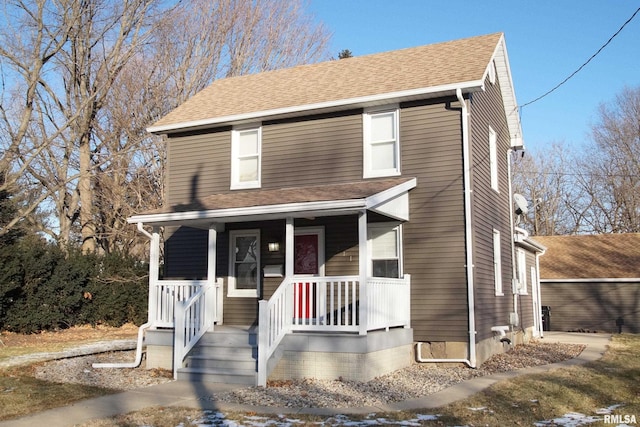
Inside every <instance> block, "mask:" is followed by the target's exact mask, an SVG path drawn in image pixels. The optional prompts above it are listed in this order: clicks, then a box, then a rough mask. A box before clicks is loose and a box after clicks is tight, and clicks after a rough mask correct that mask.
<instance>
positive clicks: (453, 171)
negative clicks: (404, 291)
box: [400, 102, 468, 341]
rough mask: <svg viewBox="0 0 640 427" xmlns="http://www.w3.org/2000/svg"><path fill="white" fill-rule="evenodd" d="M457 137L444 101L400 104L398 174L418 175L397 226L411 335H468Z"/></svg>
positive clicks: (456, 123)
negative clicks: (407, 289) (406, 217)
mask: <svg viewBox="0 0 640 427" xmlns="http://www.w3.org/2000/svg"><path fill="white" fill-rule="evenodd" d="M461 141H462V136H461V130H460V111H459V109H458V110H456V109H448V108H447V104H446V103H445V102H439V103H433V104H428V105H414V106H411V105H406V106H403V108H402V110H401V112H400V146H401V152H402V157H401V162H402V163H401V166H402V175H403V176H407V177H416V178H417V181H418V185H417V187H416V188H414V189H413V190H411V192H410V196H409V200H410V219H409V222H407V223H405V225H404V227H403V231H404V232H403V243H404V271H405V273H408V274H411V285H412V287H411V326H412V328H413V329H414V339H415V340H416V341H465V340H466V339H467V337H468V334H467V332H466V331H467V330H468V318H467V312H468V310H467V288H466V279H465V277H466V275H465V268H464V254H465V246H464V216H463V215H464V200H463V192H462V144H461Z"/></svg>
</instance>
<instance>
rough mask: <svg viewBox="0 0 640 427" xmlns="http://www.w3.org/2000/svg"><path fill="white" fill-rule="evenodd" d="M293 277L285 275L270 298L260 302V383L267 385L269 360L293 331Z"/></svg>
mask: <svg viewBox="0 0 640 427" xmlns="http://www.w3.org/2000/svg"><path fill="white" fill-rule="evenodd" d="M292 302H293V278H292V277H285V278H284V280H283V281H282V283H280V286H278V289H276V291H275V292H274V293H273V295H271V298H270V299H269V300H260V301H259V302H258V310H259V311H258V385H259V386H261V387H265V386H266V385H267V375H268V373H267V362H268V360H269V358H270V357H271V355H272V354H273V352H274V351H275V350H276V348H278V344H280V341H282V339H283V338H284V337H285V335H287V334H288V333H289V332H290V331H291V327H292V323H293V322H292V319H293V313H292V309H293V304H292Z"/></svg>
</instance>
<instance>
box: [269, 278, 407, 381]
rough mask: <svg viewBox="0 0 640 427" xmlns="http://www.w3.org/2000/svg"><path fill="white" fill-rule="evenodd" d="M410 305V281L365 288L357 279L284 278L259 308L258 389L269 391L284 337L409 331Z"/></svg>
mask: <svg viewBox="0 0 640 427" xmlns="http://www.w3.org/2000/svg"><path fill="white" fill-rule="evenodd" d="M360 295H364V300H363V302H364V303H363V304H361V301H360ZM410 302H411V299H410V277H409V275H406V276H405V277H404V278H402V279H388V278H368V279H367V282H366V286H364V287H362V286H361V283H360V277H359V276H340V277H309V278H291V277H287V278H285V279H284V281H283V282H282V284H281V285H280V287H278V289H277V290H276V292H274V294H273V295H272V296H271V298H270V299H269V300H268V301H265V300H262V301H260V303H259V318H258V327H259V335H258V385H261V386H265V385H266V382H267V374H268V372H267V362H268V360H269V358H270V357H271V355H272V354H273V352H274V351H275V350H276V348H277V347H278V345H279V344H280V341H282V338H284V336H285V335H286V334H288V333H290V332H294V331H317V332H347V333H349V332H350V333H366V332H367V331H371V330H376V329H388V328H391V327H397V326H404V327H409V325H410V307H411V303H410ZM360 319H365V322H364V323H363V322H361V321H360Z"/></svg>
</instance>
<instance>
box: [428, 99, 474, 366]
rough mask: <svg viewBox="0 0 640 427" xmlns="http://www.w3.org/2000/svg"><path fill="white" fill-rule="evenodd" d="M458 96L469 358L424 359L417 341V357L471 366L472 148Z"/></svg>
mask: <svg viewBox="0 0 640 427" xmlns="http://www.w3.org/2000/svg"><path fill="white" fill-rule="evenodd" d="M456 97H457V98H458V102H460V106H461V109H462V113H461V118H462V163H463V169H464V220H465V227H464V232H465V252H466V254H465V268H466V270H467V304H468V305H469V313H468V315H469V358H468V359H423V358H422V352H421V345H420V344H421V343H416V349H417V351H416V359H417V361H418V362H431V363H466V364H467V365H468V366H469V367H471V368H476V367H477V360H476V313H475V297H474V282H473V267H474V266H473V239H472V238H473V227H472V224H471V159H470V155H471V150H470V147H469V122H468V118H469V109H468V108H467V103H466V102H465V100H464V97H463V96H462V89H460V88H458V89H456Z"/></svg>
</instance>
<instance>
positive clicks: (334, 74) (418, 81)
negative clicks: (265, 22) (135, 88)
mask: <svg viewBox="0 0 640 427" xmlns="http://www.w3.org/2000/svg"><path fill="white" fill-rule="evenodd" d="M501 37H502V34H501V33H496V34H489V35H485V36H478V37H472V38H467V39H461V40H455V41H450V42H445V43H438V44H431V45H426V46H420V47H414V48H408V49H402V50H395V51H390V52H385V53H379V54H373V55H366V56H357V57H353V58H348V59H341V60H337V61H328V62H322V63H317V64H311V65H302V66H298V67H293V68H288V69H282V70H276V71H270V72H264V73H259V74H253V75H247V76H241V77H232V78H226V79H220V80H217V81H215V82H213V83H212V84H211V85H210V86H208V87H207V88H205V89H203V90H202V91H200V92H199V93H197V94H196V95H194V96H193V97H192V98H191V99H189V100H187V101H186V102H185V103H184V104H182V105H180V106H179V107H178V108H176V109H175V110H173V111H172V112H170V113H169V114H168V115H166V116H165V117H163V118H162V119H160V120H159V121H158V122H157V123H156V124H155V125H154V126H152V128H151V129H153V128H160V127H166V126H171V125H177V124H181V123H186V122H190V123H191V122H197V121H201V120H209V119H212V118H217V117H234V116H238V115H242V114H249V113H256V112H264V111H274V110H277V109H282V108H289V107H296V106H305V105H315V104H319V103H328V102H336V101H339V100H348V99H357V98H362V97H368V96H374V95H380V94H388V93H389V94H390V93H396V92H400V91H409V90H414V89H422V88H431V87H438V86H442V85H451V84H459V83H464V82H471V81H479V80H482V78H483V77H484V73H485V71H486V70H487V66H488V64H489V62H490V61H491V58H492V57H493V55H494V52H495V51H496V47H497V44H498V42H499V41H500V40H501Z"/></svg>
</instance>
